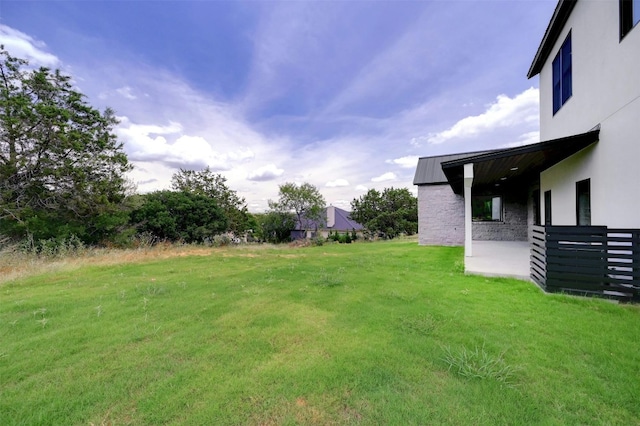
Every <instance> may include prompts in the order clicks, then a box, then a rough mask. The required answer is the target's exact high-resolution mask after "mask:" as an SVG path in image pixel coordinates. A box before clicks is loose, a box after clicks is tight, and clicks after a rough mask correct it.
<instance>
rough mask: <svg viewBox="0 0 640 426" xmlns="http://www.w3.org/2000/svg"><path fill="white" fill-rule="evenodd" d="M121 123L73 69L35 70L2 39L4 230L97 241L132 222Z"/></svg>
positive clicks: (0, 187)
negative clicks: (94, 100) (81, 87)
mask: <svg viewBox="0 0 640 426" xmlns="http://www.w3.org/2000/svg"><path fill="white" fill-rule="evenodd" d="M116 124H117V121H116V119H115V117H114V113H113V111H111V110H110V109H107V110H105V111H104V112H103V113H101V112H100V111H98V110H96V109H94V108H92V107H91V106H90V105H88V104H87V102H86V101H85V96H84V95H82V94H81V93H79V92H77V91H75V90H74V89H73V86H72V84H71V81H70V77H69V76H65V75H62V74H61V73H60V71H59V70H56V71H51V70H50V69H48V68H39V69H35V70H33V69H29V68H28V63H27V61H25V60H23V59H19V58H15V57H13V56H11V55H9V53H8V52H7V51H5V50H4V48H3V47H2V46H0V234H6V235H10V236H13V237H19V238H23V237H25V236H26V237H29V238H32V239H35V240H37V239H46V238H52V237H54V238H64V237H66V236H69V235H71V234H76V235H77V236H79V237H80V238H82V239H83V240H84V241H85V242H90V243H92V242H97V241H99V240H101V239H103V238H105V237H106V236H108V235H110V234H111V233H113V232H115V231H116V230H117V229H118V227H119V226H121V225H123V224H124V223H126V221H127V213H126V211H124V209H123V208H122V201H123V200H124V198H125V193H126V184H127V182H126V180H125V173H126V172H127V171H128V170H130V168H131V166H130V164H129V162H128V160H127V156H126V155H125V153H124V152H123V149H122V144H121V143H119V142H118V141H117V139H116V136H115V135H114V133H113V127H114V126H115V125H116Z"/></svg>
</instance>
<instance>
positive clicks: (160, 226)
mask: <svg viewBox="0 0 640 426" xmlns="http://www.w3.org/2000/svg"><path fill="white" fill-rule="evenodd" d="M131 221H132V223H133V225H134V226H136V228H137V230H138V232H139V233H145V232H146V233H150V234H152V235H153V236H155V237H156V238H157V239H159V240H164V241H171V242H176V241H182V242H185V243H201V242H204V241H205V239H206V238H211V237H212V236H213V235H216V234H219V233H220V232H223V231H224V230H225V229H226V227H227V220H226V218H225V216H224V213H223V211H222V210H221V209H220V208H219V207H218V204H217V202H216V201H215V200H214V199H212V198H210V197H206V196H204V195H198V194H194V193H190V192H173V191H156V192H152V193H150V194H147V195H145V196H144V203H143V204H142V205H141V206H140V207H139V208H137V209H135V210H133V211H132V212H131Z"/></svg>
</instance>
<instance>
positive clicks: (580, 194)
mask: <svg viewBox="0 0 640 426" xmlns="http://www.w3.org/2000/svg"><path fill="white" fill-rule="evenodd" d="M576 223H577V224H578V226H591V180H590V179H585V180H581V181H580V182H576Z"/></svg>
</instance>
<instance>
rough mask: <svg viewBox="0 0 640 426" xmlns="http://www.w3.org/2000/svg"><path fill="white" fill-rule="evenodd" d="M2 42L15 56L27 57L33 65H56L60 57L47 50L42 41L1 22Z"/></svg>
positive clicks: (0, 42)
mask: <svg viewBox="0 0 640 426" xmlns="http://www.w3.org/2000/svg"><path fill="white" fill-rule="evenodd" d="M0 44H1V45H4V48H5V49H6V50H7V51H8V52H9V53H10V54H11V55H13V56H17V57H19V58H23V59H27V60H28V61H29V62H30V63H31V65H42V66H46V67H54V66H56V65H58V64H59V62H60V61H59V59H58V58H57V57H56V56H55V55H52V54H51V53H48V52H45V50H44V49H45V48H46V47H47V46H46V44H44V43H43V42H41V41H38V40H36V39H34V38H33V37H31V36H28V35H27V34H25V33H23V32H21V31H18V30H16V29H13V28H11V27H8V26H6V25H2V24H0Z"/></svg>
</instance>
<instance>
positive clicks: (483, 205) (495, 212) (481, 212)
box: [471, 195, 502, 222]
mask: <svg viewBox="0 0 640 426" xmlns="http://www.w3.org/2000/svg"><path fill="white" fill-rule="evenodd" d="M471 216H472V217H473V220H474V221H476V222H482V221H501V220H502V197H500V196H497V195H477V196H473V197H472V198H471Z"/></svg>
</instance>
